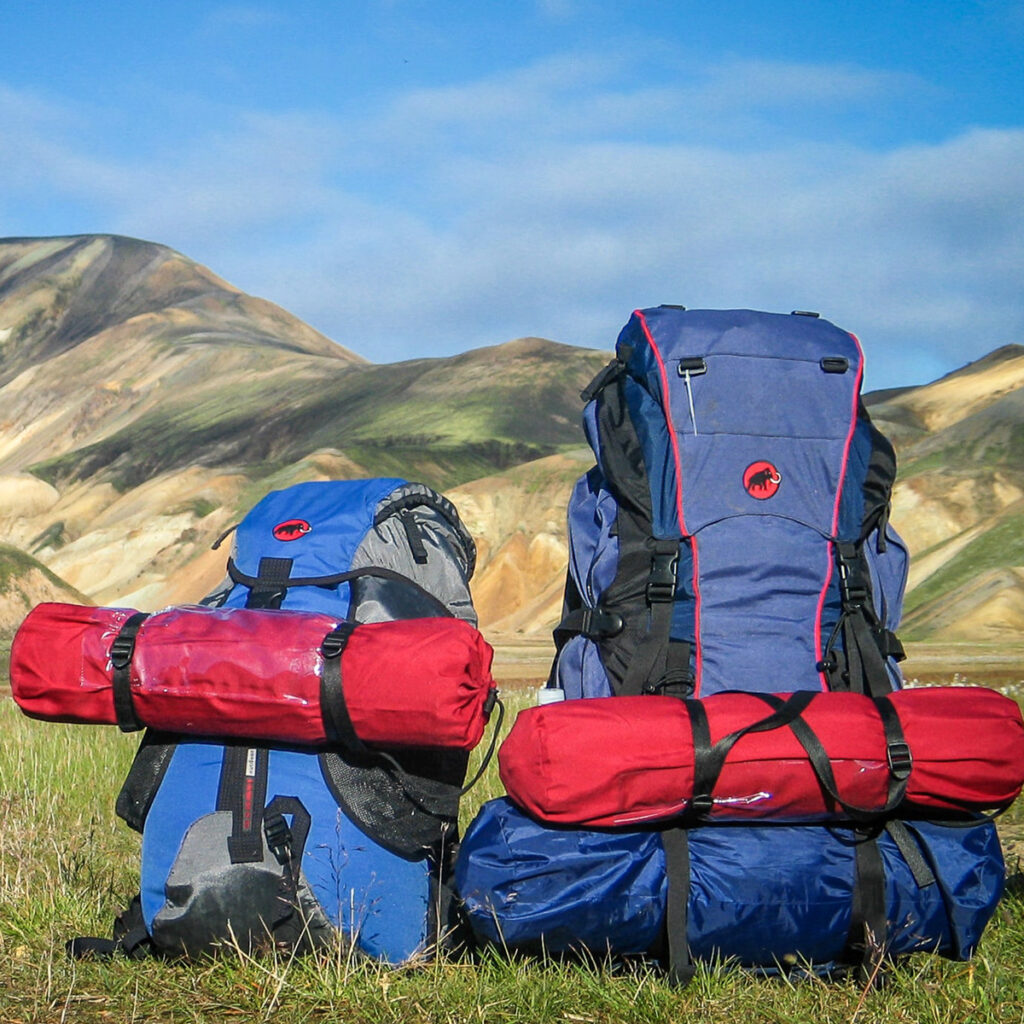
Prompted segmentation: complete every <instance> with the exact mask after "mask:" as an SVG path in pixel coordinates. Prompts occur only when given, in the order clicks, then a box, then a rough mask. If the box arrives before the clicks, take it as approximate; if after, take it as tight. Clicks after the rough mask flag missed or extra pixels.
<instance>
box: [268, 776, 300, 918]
mask: <svg viewBox="0 0 1024 1024" xmlns="http://www.w3.org/2000/svg"><path fill="white" fill-rule="evenodd" d="M286 814H290V815H291V816H292V821H291V824H290V825H289V824H288V822H287V821H286V820H285V817H284V816H285V815H286ZM310 824H311V818H310V816H309V811H307V810H306V806H305V804H303V802H302V801H301V800H300V799H299V798H298V797H295V796H275V797H274V799H273V800H271V801H270V803H269V804H267V806H266V808H265V809H264V812H263V834H264V836H265V838H266V841H267V849H269V850H270V852H271V853H272V854H273V855H274V856H275V857H276V858H277V862H278V863H279V864H280V865H281V867H282V871H281V884H280V887H279V889H278V893H277V913H276V914H275V916H274V921H273V923H272V924H271V928H276V927H277V926H278V925H279V924H281V922H283V921H286V920H288V918H290V917H291V916H292V914H294V913H295V911H296V910H298V908H299V874H300V872H301V871H302V854H303V851H304V850H305V848H306V840H307V839H308V838H309V828H310Z"/></svg>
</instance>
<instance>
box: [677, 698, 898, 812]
mask: <svg viewBox="0 0 1024 1024" xmlns="http://www.w3.org/2000/svg"><path fill="white" fill-rule="evenodd" d="M751 696H753V697H757V698H758V699H759V700H761V701H763V702H764V703H765V704H767V705H768V706H769V707H770V708H772V713H771V714H770V715H768V716H767V717H765V718H762V719H760V720H759V721H757V722H753V723H752V724H750V725H748V726H745V727H744V728H742V729H736V730H735V731H733V732H731V733H729V734H728V735H727V736H723V737H722V738H721V739H720V740H718V742H717V743H715V744H712V743H711V733H710V729H709V725H708V717H707V712H706V711H705V709H704V705H703V704H702V703H701V702H700V701H699V700H688V701H686V711H687V714H688V715H689V716H690V728H691V733H692V736H693V759H694V760H693V796H692V798H691V800H690V804H689V811H690V813H691V814H696V815H698V816H700V815H706V814H708V813H709V812H710V811H711V808H712V793H713V792H714V789H715V786H716V785H717V784H718V779H719V776H720V775H721V773H722V769H723V768H724V766H725V761H726V758H727V757H728V756H729V752H730V751H731V750H732V748H733V747H734V746H735V745H736V743H737V742H738V741H739V740H740V739H742V738H743V737H744V736H747V735H750V734H751V733H759V732H768V731H770V730H772V729H781V728H784V727H788V728H789V729H790V730H791V731H792V733H793V735H794V736H795V737H796V738H797V740H799V742H800V745H801V746H802V747H803V748H804V752H805V753H806V754H807V759H808V761H810V764H811V767H812V768H813V769H814V774H815V775H816V776H817V779H818V783H819V785H820V786H821V788H822V791H823V792H824V794H825V795H826V797H828V798H830V799H831V800H832V801H833V802H834V804H835V805H836V806H837V807H841V808H842V809H843V811H844V812H845V813H846V814H848V815H849V816H850V817H851V818H854V819H855V820H862V819H864V818H877V817H879V816H880V815H883V814H888V813H890V812H891V811H893V810H895V809H896V807H898V806H899V804H900V803H902V801H903V798H904V796H905V795H906V792H907V783H908V781H909V779H910V771H911V768H912V766H913V759H912V757H911V753H910V747H909V746H908V745H907V742H906V739H905V737H904V733H903V727H902V725H901V724H900V720H899V715H898V714H897V712H896V709H895V707H893V705H892V702H891V701H890V700H889V699H888V698H886V697H879V698H876V699H875V701H874V703H875V707H877V708H878V712H879V715H880V717H881V720H882V728H883V730H884V733H885V746H886V757H887V761H888V765H889V780H888V790H887V793H886V802H885V805H884V806H883V807H858V806H857V805H856V804H851V803H849V802H848V801H847V800H844V799H843V797H842V796H841V794H840V793H839V787H838V785H837V783H836V778H835V773H834V772H833V771H832V761H831V759H830V758H829V756H828V752H827V751H826V750H825V746H824V744H823V743H822V742H821V739H820V738H819V737H818V735H817V733H815V731H814V730H813V729H812V728H811V727H810V725H808V724H807V722H806V721H805V720H804V718H803V717H802V716H803V713H804V711H806V710H807V708H808V707H809V706H810V704H811V701H812V700H814V698H815V697H817V696H818V691H816V690H799V691H797V692H796V693H793V694H791V695H790V696H788V697H779V696H776V695H775V694H769V693H752V694H751Z"/></svg>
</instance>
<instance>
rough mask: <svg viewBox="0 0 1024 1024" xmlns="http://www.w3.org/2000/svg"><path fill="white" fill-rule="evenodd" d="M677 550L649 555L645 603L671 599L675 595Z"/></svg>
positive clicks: (677, 562) (656, 602) (677, 563)
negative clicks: (649, 562) (649, 566)
mask: <svg viewBox="0 0 1024 1024" xmlns="http://www.w3.org/2000/svg"><path fill="white" fill-rule="evenodd" d="M678 566H679V552H678V551H673V552H671V553H668V552H655V554H653V555H652V556H651V574H650V576H648V578H647V590H646V595H647V603H648V604H658V603H662V602H665V601H672V600H674V599H675V596H676V569H677V568H678Z"/></svg>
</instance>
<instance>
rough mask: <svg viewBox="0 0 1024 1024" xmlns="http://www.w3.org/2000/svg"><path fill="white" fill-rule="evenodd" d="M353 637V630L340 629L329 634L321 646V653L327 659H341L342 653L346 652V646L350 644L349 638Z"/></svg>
mask: <svg viewBox="0 0 1024 1024" xmlns="http://www.w3.org/2000/svg"><path fill="white" fill-rule="evenodd" d="M351 635H352V630H351V629H342V628H340V627H339V628H338V629H336V630H334V631H333V632H331V633H328V634H327V636H325V637H324V642H323V643H322V644H321V645H320V653H321V654H322V655H323V656H324V657H325V658H337V657H339V656H340V655H341V652H342V651H344V650H345V645H346V644H347V643H348V638H349V637H350V636H351Z"/></svg>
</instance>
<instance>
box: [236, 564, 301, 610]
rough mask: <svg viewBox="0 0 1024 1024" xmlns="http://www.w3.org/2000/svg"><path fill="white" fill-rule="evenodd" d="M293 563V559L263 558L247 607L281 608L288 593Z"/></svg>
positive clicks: (247, 600)
mask: <svg viewBox="0 0 1024 1024" xmlns="http://www.w3.org/2000/svg"><path fill="white" fill-rule="evenodd" d="M292 562H293V559H291V558H266V557H264V558H261V559H260V564H259V569H258V570H257V576H256V579H255V581H254V582H253V584H252V589H251V590H250V591H249V596H248V598H246V602H245V607H246V608H280V607H281V602H282V601H283V600H284V596H285V594H287V593H288V584H289V573H290V572H291V571H292Z"/></svg>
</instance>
